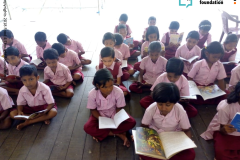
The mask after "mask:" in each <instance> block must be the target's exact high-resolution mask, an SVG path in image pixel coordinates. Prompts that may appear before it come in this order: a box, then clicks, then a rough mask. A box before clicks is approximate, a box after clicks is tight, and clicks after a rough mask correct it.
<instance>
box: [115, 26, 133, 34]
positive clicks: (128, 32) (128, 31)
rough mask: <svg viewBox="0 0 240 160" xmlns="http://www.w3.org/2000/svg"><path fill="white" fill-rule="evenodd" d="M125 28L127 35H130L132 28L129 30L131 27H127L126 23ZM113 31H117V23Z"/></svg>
mask: <svg viewBox="0 0 240 160" xmlns="http://www.w3.org/2000/svg"><path fill="white" fill-rule="evenodd" d="M126 28H127V35H128V36H129V35H131V33H132V30H131V28H130V27H129V25H127V24H126ZM113 32H114V33H118V25H116V26H115V28H114V31H113Z"/></svg>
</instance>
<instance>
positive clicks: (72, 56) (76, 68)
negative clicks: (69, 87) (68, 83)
mask: <svg viewBox="0 0 240 160" xmlns="http://www.w3.org/2000/svg"><path fill="white" fill-rule="evenodd" d="M52 48H53V49H56V50H57V52H58V55H59V57H58V58H59V60H58V62H60V63H62V64H64V65H66V66H67V67H68V69H69V70H70V71H71V74H72V78H73V80H74V81H79V80H83V78H84V75H83V73H82V65H81V61H80V60H79V58H78V55H77V53H76V52H74V51H72V50H70V49H67V48H65V46H64V45H63V44H61V43H54V44H53V45H52Z"/></svg>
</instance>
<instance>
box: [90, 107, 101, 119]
mask: <svg viewBox="0 0 240 160" xmlns="http://www.w3.org/2000/svg"><path fill="white" fill-rule="evenodd" d="M91 113H92V115H93V117H95V118H97V119H98V118H99V117H100V116H101V115H100V114H99V112H98V110H97V109H91Z"/></svg>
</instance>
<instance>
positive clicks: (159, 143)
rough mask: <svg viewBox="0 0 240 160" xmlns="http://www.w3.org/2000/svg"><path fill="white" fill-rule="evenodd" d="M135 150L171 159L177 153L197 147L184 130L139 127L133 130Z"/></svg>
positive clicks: (139, 152)
mask: <svg viewBox="0 0 240 160" xmlns="http://www.w3.org/2000/svg"><path fill="white" fill-rule="evenodd" d="M132 133H133V138H134V146H135V152H136V154H139V155H144V156H148V157H152V158H157V159H170V158H171V157H172V156H174V155H176V154H177V153H179V152H181V151H183V150H186V149H190V148H197V146H196V145H195V144H194V142H193V141H192V140H191V139H190V138H189V137H188V136H187V135H186V134H185V133H184V132H161V133H160V134H158V133H157V131H155V130H154V129H150V128H143V127H137V128H136V130H133V131H132Z"/></svg>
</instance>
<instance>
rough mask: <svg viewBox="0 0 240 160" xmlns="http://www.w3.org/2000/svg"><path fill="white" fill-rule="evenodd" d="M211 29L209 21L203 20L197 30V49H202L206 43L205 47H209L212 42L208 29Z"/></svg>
mask: <svg viewBox="0 0 240 160" xmlns="http://www.w3.org/2000/svg"><path fill="white" fill-rule="evenodd" d="M211 27H212V24H211V22H210V21H208V20H203V21H202V22H201V23H200V24H199V26H198V28H199V31H198V33H199V41H198V44H197V45H198V47H199V48H201V49H202V48H204V47H205V46H204V44H205V42H207V45H209V44H210V43H211V42H212V36H211V34H210V33H209V31H210V29H211Z"/></svg>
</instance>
